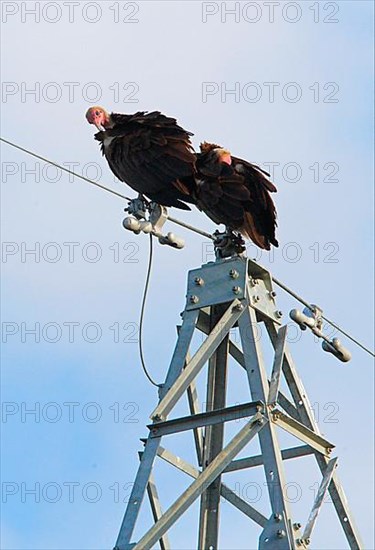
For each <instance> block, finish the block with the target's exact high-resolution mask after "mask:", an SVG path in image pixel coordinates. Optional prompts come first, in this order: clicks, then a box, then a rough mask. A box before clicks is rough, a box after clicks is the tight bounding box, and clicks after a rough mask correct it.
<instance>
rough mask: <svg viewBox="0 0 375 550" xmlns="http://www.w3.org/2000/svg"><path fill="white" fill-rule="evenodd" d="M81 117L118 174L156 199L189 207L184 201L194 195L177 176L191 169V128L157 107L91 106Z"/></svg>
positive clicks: (191, 201) (192, 166)
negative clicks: (130, 110)
mask: <svg viewBox="0 0 375 550" xmlns="http://www.w3.org/2000/svg"><path fill="white" fill-rule="evenodd" d="M86 117H87V119H88V121H89V122H90V123H92V124H95V125H96V126H97V128H98V129H99V130H100V131H99V132H98V133H97V134H95V139H96V140H98V141H99V142H100V143H101V150H102V153H103V155H105V157H106V159H107V161H108V164H109V166H110V168H111V170H112V172H113V173H114V174H115V175H116V176H117V177H118V179H119V180H121V181H124V182H126V183H127V184H128V185H130V187H132V188H133V189H134V190H135V191H137V192H138V193H140V194H142V195H145V196H146V197H148V198H150V199H151V200H153V201H155V202H157V203H159V204H163V205H165V206H175V207H177V208H182V209H184V210H190V208H189V206H187V205H186V204H185V202H190V203H194V202H195V200H194V198H193V196H192V193H191V190H190V189H188V188H187V187H186V184H183V183H182V181H181V180H180V179H179V178H188V177H192V176H193V174H194V172H195V161H196V156H195V153H194V150H193V148H192V145H191V142H190V136H191V135H192V134H191V133H190V132H187V131H186V130H184V129H183V128H181V127H180V126H178V124H177V122H176V120H175V119H174V118H170V117H166V116H164V115H163V114H161V113H159V112H158V111H154V112H152V113H146V112H138V113H135V114H133V115H123V114H117V113H112V114H111V115H109V114H108V113H107V112H106V111H105V110H104V109H103V108H102V107H91V109H89V111H88V112H87V114H86ZM182 201H184V202H182Z"/></svg>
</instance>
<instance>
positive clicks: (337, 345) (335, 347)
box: [322, 338, 352, 363]
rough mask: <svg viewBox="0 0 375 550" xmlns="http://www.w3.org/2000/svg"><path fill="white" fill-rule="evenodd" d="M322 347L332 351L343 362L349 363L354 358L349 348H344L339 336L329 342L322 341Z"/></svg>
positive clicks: (329, 351)
mask: <svg viewBox="0 0 375 550" xmlns="http://www.w3.org/2000/svg"><path fill="white" fill-rule="evenodd" d="M322 348H323V350H324V351H328V353H332V354H333V355H334V356H335V357H337V359H340V361H342V362H343V363H347V362H348V361H350V359H351V358H352V355H351V353H350V351H349V350H347V349H346V348H344V346H343V345H342V344H341V342H340V340H339V339H338V338H333V339H332V340H331V341H330V342H329V343H328V342H326V341H324V340H323V342H322Z"/></svg>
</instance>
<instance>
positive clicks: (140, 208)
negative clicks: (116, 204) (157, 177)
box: [125, 195, 149, 220]
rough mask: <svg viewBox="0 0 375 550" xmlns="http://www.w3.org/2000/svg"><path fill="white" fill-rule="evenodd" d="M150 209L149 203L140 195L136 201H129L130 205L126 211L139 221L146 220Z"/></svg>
mask: <svg viewBox="0 0 375 550" xmlns="http://www.w3.org/2000/svg"><path fill="white" fill-rule="evenodd" d="M148 207H149V204H148V201H146V199H145V198H144V196H143V195H138V197H137V198H136V199H132V200H131V201H129V205H128V207H127V208H125V211H126V212H129V214H131V215H132V216H134V217H135V218H137V219H138V220H145V219H146V213H147V211H148Z"/></svg>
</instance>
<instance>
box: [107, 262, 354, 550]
mask: <svg viewBox="0 0 375 550" xmlns="http://www.w3.org/2000/svg"><path fill="white" fill-rule="evenodd" d="M182 319H183V322H182V325H181V327H180V329H179V334H178V340H177V344H176V347H175V350H174V353H173V357H172V361H171V364H170V366H169V370H168V373H167V376H166V380H165V383H164V385H163V386H162V387H161V388H160V392H159V404H158V405H157V407H156V408H155V410H154V411H153V412H152V414H151V419H152V424H150V425H149V426H148V428H149V435H148V438H147V440H146V442H145V447H144V451H143V452H142V453H140V465H139V469H138V473H137V476H136V479H135V482H134V486H133V490H132V493H131V496H130V499H129V502H128V505H127V508H126V512H125V516H124V519H123V522H122V525H121V528H120V532H119V535H118V539H117V542H116V546H115V549H116V550H130V549H132V550H147V549H150V548H152V547H153V546H154V545H155V544H156V543H158V542H159V544H160V547H161V549H162V550H164V549H168V548H170V546H169V542H168V530H169V529H170V527H171V526H173V525H174V523H175V522H176V521H177V520H178V518H179V517H180V516H181V515H182V514H183V513H184V512H185V511H186V510H187V509H188V508H189V506H190V505H191V504H192V503H193V502H194V501H195V500H196V499H198V498H200V517H199V530H198V549H199V550H216V549H218V548H219V541H218V531H219V515H220V498H221V497H224V498H225V499H226V501H227V502H229V503H231V504H232V505H233V506H235V507H236V508H237V509H238V510H239V511H241V512H242V513H243V514H245V515H246V516H247V517H248V518H249V520H252V521H254V522H255V523H257V524H258V525H259V526H260V527H261V528H262V531H261V534H260V538H259V548H260V549H262V550H291V549H298V548H308V546H309V544H310V538H311V533H312V531H313V528H314V525H315V523H316V520H317V517H318V514H319V511H320V508H321V505H322V503H323V499H324V497H325V494H326V492H327V491H329V493H330V496H331V499H332V501H333V504H334V507H335V509H336V512H337V516H338V519H339V521H340V523H341V525H342V528H343V530H344V533H345V536H346V539H347V541H348V546H349V548H350V549H360V548H363V545H362V543H361V541H360V536H359V534H358V531H357V529H356V527H355V524H354V521H353V518H352V516H351V513H350V510H349V506H348V503H347V500H346V497H345V495H344V492H343V489H342V487H341V484H340V482H339V479H338V477H337V473H336V466H337V458H331V452H332V449H333V447H334V445H333V444H332V443H330V442H329V441H327V440H326V439H325V438H324V437H322V436H321V435H320V432H319V428H318V426H317V423H316V422H315V419H314V416H313V412H312V408H311V405H310V403H309V399H308V397H307V393H306V391H305V389H304V387H303V385H302V382H301V379H300V378H299V376H298V374H297V371H296V367H295V365H294V363H293V359H292V357H291V354H290V352H289V350H288V347H287V344H286V335H287V326H286V325H284V326H281V315H280V312H279V311H278V309H277V307H276V302H275V292H274V291H273V287H272V278H271V275H270V273H269V272H268V271H267V270H266V269H264V268H263V267H261V266H260V265H259V264H257V263H255V262H253V261H251V260H249V259H247V258H245V257H243V256H239V255H235V256H232V257H230V258H227V259H219V260H218V261H216V262H210V263H208V264H205V265H203V266H202V267H201V268H199V269H195V270H192V271H190V272H189V275H188V289H187V302H186V306H185V309H184V312H183V315H182ZM258 323H263V324H264V326H265V328H266V331H267V335H268V337H269V339H270V341H271V343H272V347H273V349H274V360H273V365H272V368H271V365H270V368H269V371H270V372H267V370H268V368H267V365H266V363H265V361H264V359H263V356H262V350H261V343H260V341H259V339H258V338H257V335H256V327H257V324H258ZM233 327H238V329H239V334H240V339H241V347H239V346H237V344H236V343H235V342H233V340H232V339H231V335H230V330H231V329H232V328H233ZM195 330H198V331H201V332H203V333H204V334H206V335H207V336H206V338H205V340H204V341H203V343H202V344H201V345H200V347H199V348H198V350H197V351H196V352H195V354H194V355H193V356H192V357H190V355H189V347H190V344H191V342H192V338H193V334H194V331H195ZM229 356H231V357H232V358H234V359H235V361H236V362H237V363H238V364H239V365H240V366H241V367H242V368H243V369H244V370H245V372H246V374H247V379H248V384H249V389H250V392H251V398H252V401H251V402H246V403H242V404H240V405H235V406H230V407H226V389H227V375H228V368H227V367H228V358H229ZM207 362H208V376H207V398H206V410H205V411H204V412H200V411H199V407H198V397H197V390H196V384H195V378H196V377H197V375H198V374H199V373H200V371H201V370H202V368H203V367H204V365H205V364H206V363H207ZM282 376H283V377H284V380H285V382H286V385H287V387H288V389H289V392H290V395H291V396H292V399H289V398H288V397H287V396H286V395H285V394H284V393H283V392H282V391H281V390H280V382H281V378H282ZM185 393H187V396H188V402H189V407H190V415H189V416H185V417H182V418H181V417H180V418H173V419H172V420H167V418H168V415H169V414H170V413H171V412H172V411H173V408H174V406H175V405H176V403H177V402H178V401H179V400H180V398H181V397H182V396H183V394H185ZM239 418H242V419H246V423H245V425H244V426H243V427H242V429H240V430H239V431H238V433H237V434H236V435H235V436H234V437H233V438H232V439H230V441H229V442H228V443H227V444H226V445H225V446H223V441H224V437H223V435H224V425H225V423H226V422H228V421H230V420H234V419H239ZM279 428H281V429H283V430H285V431H286V432H288V433H289V434H291V435H292V436H294V437H296V438H297V439H298V440H300V441H301V442H302V443H303V444H302V445H298V446H296V447H292V448H287V449H281V448H280V445H279V442H278V437H277V431H278V429H279ZM189 430H191V431H192V432H193V434H194V442H195V447H196V454H197V463H198V468H197V467H194V466H192V465H191V464H190V463H187V462H186V461H184V460H183V459H181V458H180V457H177V456H176V455H174V454H173V453H171V452H170V451H168V450H167V449H165V448H164V447H162V446H161V442H162V438H163V437H164V436H166V435H172V434H175V433H178V432H183V431H189ZM256 437H258V438H259V444H260V450H261V454H260V455H257V456H248V457H247V458H240V459H238V458H237V459H236V457H237V455H238V454H239V453H240V452H241V451H242V450H243V449H244V448H245V446H246V445H247V443H249V442H250V440H252V439H253V438H256ZM306 455H315V458H316V460H317V463H318V466H319V468H320V470H321V473H322V479H321V483H320V487H319V490H318V492H317V495H316V498H315V501H314V502H313V505H312V509H311V513H310V516H309V518H308V520H307V523H306V525H305V526H304V528H303V529H302V527H301V525H300V524H298V523H293V519H292V517H291V512H290V509H289V505H288V501H287V498H286V495H285V491H284V488H285V486H286V485H285V475H284V464H283V462H284V460H288V459H292V458H298V457H302V456H306ZM156 457H159V458H162V459H164V460H165V461H167V462H168V463H169V464H171V465H173V466H174V467H176V468H178V469H179V470H182V471H184V472H185V473H186V474H188V475H190V476H191V477H192V478H193V479H194V481H193V482H192V483H191V485H190V486H189V487H188V488H187V489H186V490H185V491H184V492H183V493H182V494H181V495H180V496H179V497H178V498H177V500H176V501H175V502H174V503H173V504H172V505H171V506H170V507H169V508H168V509H167V510H166V511H165V512H164V513H162V511H161V507H160V502H159V498H158V493H157V490H156V486H155V483H154V480H153V476H152V468H153V464H154V461H155V459H156ZM255 466H263V468H264V474H265V479H266V483H267V489H268V496H269V502H270V509H271V510H272V512H271V515H270V517H265V516H264V515H263V514H262V513H260V512H259V511H258V510H257V509H256V508H254V507H253V506H251V505H250V504H249V503H248V502H246V501H245V500H243V499H242V498H240V497H239V496H238V495H237V494H236V493H235V492H234V491H232V490H231V489H230V488H229V487H228V486H227V485H226V484H225V483H224V481H223V477H224V476H225V473H226V472H230V471H235V470H242V469H245V468H252V467H255ZM146 492H147V493H148V496H149V499H150V503H151V508H152V513H153V517H154V521H155V523H154V525H153V526H152V527H151V528H150V529H149V530H148V531H147V532H146V533H144V535H143V536H142V537H141V539H140V540H138V542H135V543H134V542H132V540H131V539H132V536H133V531H134V528H135V525H136V522H137V518H138V515H139V511H140V507H141V504H142V501H143V499H144V496H145V494H146ZM254 544H255V542H254Z"/></svg>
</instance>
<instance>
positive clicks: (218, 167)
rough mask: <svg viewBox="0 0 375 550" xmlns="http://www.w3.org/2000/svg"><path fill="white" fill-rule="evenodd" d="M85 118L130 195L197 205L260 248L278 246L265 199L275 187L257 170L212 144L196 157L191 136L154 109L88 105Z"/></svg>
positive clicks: (170, 203)
mask: <svg viewBox="0 0 375 550" xmlns="http://www.w3.org/2000/svg"><path fill="white" fill-rule="evenodd" d="M86 118H87V120H88V122H89V123H90V124H95V126H96V127H97V128H98V130H99V132H98V133H97V134H95V139H96V140H98V141H99V142H100V143H101V150H102V153H103V155H105V157H106V159H107V161H108V164H109V166H110V168H111V170H112V172H113V173H114V174H115V175H116V176H117V177H118V179H119V180H121V181H124V182H126V183H127V184H128V185H130V187H132V188H133V189H134V190H135V191H137V192H138V193H140V194H142V195H145V196H146V197H148V198H149V199H151V200H152V201H155V202H157V203H159V204H162V205H164V206H175V207H177V208H182V209H184V210H190V208H189V206H188V205H187V204H186V203H191V204H196V205H197V206H198V208H199V209H200V210H202V211H203V212H205V213H206V214H207V216H208V217H209V218H211V219H212V220H213V221H214V222H215V223H218V224H221V223H222V224H225V225H226V226H227V227H228V228H230V229H231V230H234V231H239V232H240V233H241V234H242V235H243V236H244V237H246V238H249V239H251V240H252V241H253V242H254V243H255V244H256V245H258V246H259V247H260V248H264V249H266V250H269V249H270V246H271V245H274V246H278V242H277V240H276V238H275V228H276V225H277V224H276V209H275V205H274V203H273V201H272V198H271V196H270V193H273V192H275V191H276V187H275V186H274V185H273V183H272V182H271V181H270V180H269V179H268V178H267V177H266V176H269V174H267V172H264V171H263V170H262V169H261V168H259V166H256V165H255V164H251V163H250V162H247V161H246V160H242V159H240V158H237V157H232V156H231V154H230V152H229V151H227V150H226V149H223V148H222V147H220V146H219V145H216V144H214V143H206V142H204V143H202V144H201V146H200V153H197V154H196V153H195V152H194V150H193V147H192V145H191V141H190V136H192V135H193V134H191V133H190V132H187V131H186V130H184V129H183V128H181V126H178V124H177V122H176V120H175V119H174V118H170V117H167V116H165V115H163V114H161V113H160V112H159V111H153V112H152V113H147V112H143V111H142V112H138V113H135V114H133V115H123V114H117V113H112V114H109V113H107V111H106V110H105V109H103V108H102V107H91V108H90V109H89V110H88V111H87V113H86Z"/></svg>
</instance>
